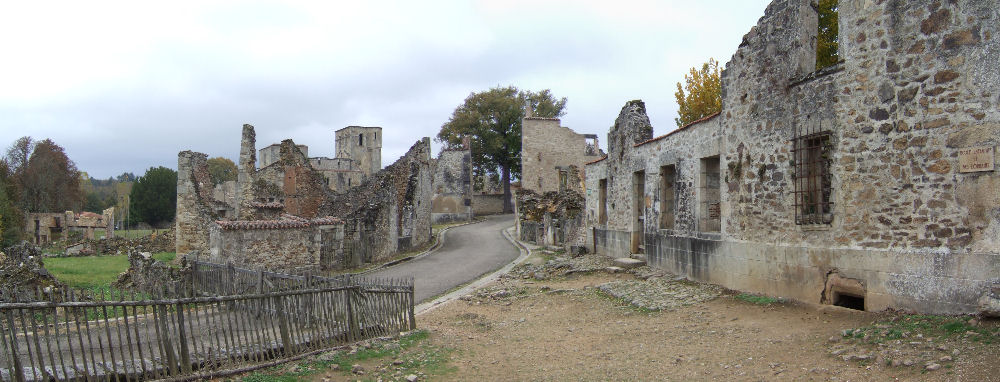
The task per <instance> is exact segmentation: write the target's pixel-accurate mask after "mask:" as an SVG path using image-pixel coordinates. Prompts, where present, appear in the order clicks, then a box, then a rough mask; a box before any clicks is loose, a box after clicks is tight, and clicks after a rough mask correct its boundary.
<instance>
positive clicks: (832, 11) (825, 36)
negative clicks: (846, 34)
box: [813, 0, 840, 70]
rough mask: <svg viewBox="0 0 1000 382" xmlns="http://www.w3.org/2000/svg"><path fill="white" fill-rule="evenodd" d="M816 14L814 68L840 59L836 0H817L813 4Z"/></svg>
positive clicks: (832, 63) (822, 66)
mask: <svg viewBox="0 0 1000 382" xmlns="http://www.w3.org/2000/svg"><path fill="white" fill-rule="evenodd" d="M813 8H814V9H815V10H816V16H817V23H816V25H817V27H816V28H817V30H816V70H819V69H823V68H825V67H827V66H831V65H834V64H836V63H837V62H839V61H840V55H839V53H838V52H837V49H838V46H839V41H838V40H839V28H838V18H839V17H838V14H837V11H838V10H839V7H838V4H837V0H819V1H818V2H817V3H816V5H814V6H813Z"/></svg>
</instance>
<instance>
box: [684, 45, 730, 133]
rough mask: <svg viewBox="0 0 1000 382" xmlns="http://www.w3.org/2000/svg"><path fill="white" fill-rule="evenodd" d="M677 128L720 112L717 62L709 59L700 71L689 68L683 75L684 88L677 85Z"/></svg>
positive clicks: (720, 89) (720, 84)
mask: <svg viewBox="0 0 1000 382" xmlns="http://www.w3.org/2000/svg"><path fill="white" fill-rule="evenodd" d="M674 97H675V98H676V99H677V106H678V110H677V115H678V117H677V118H674V122H675V123H677V127H681V126H684V125H687V124H689V123H691V122H694V121H697V120H699V119H702V118H705V117H707V116H709V115H712V114H715V113H718V112H719V111H720V110H722V80H721V78H720V76H719V62H718V61H715V59H713V58H709V59H708V62H706V63H704V64H702V66H701V70H698V69H697V68H691V71H690V73H688V74H685V75H684V86H683V87H682V86H681V83H680V82H678V83H677V92H675V93H674Z"/></svg>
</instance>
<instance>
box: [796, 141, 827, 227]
mask: <svg viewBox="0 0 1000 382" xmlns="http://www.w3.org/2000/svg"><path fill="white" fill-rule="evenodd" d="M831 136H832V134H831V132H830V131H829V130H823V129H822V127H820V126H819V125H809V126H798V125H796V127H795V138H794V143H793V144H794V147H793V148H792V155H793V156H794V159H793V164H794V170H795V173H794V176H793V178H794V179H795V224H798V225H817V224H830V223H831V222H832V221H833V200H832V198H831V194H832V190H833V187H832V186H833V184H832V183H833V181H832V176H831V174H830V163H831V161H832V156H833V141H832V139H831Z"/></svg>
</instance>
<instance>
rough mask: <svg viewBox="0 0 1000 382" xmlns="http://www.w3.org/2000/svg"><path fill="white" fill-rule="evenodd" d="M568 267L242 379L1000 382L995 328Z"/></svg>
mask: <svg viewBox="0 0 1000 382" xmlns="http://www.w3.org/2000/svg"><path fill="white" fill-rule="evenodd" d="M533 257H534V256H533ZM546 261H547V263H546ZM569 262H570V263H573V264H575V265H571V266H568V267H565V266H564V265H565V264H566V263H560V262H558V261H556V262H553V261H552V260H545V259H542V258H531V259H529V264H526V265H523V266H519V267H518V268H515V271H514V272H513V273H512V274H511V275H510V276H508V277H506V278H502V279H501V280H500V281H497V282H494V283H493V284H490V285H487V286H486V287H484V288H481V289H479V290H477V291H476V292H474V293H472V294H470V295H467V296H463V297H462V298H461V299H458V300H453V301H451V302H448V303H445V304H442V305H441V306H439V307H437V308H435V309H433V310H431V311H429V312H427V313H425V314H422V315H420V316H418V317H417V326H418V328H419V329H420V330H419V331H416V332H412V333H409V334H406V335H404V336H403V337H402V338H401V339H396V340H380V341H366V342H363V343H361V344H358V345H354V346H351V347H350V349H349V350H341V351H337V352H331V353H328V354H326V355H322V356H319V357H316V358H313V359H310V360H307V361H304V362H299V363H297V364H295V363H293V364H286V365H283V366H280V367H276V368H274V369H272V370H267V371H262V372H258V373H255V374H252V375H249V376H244V377H240V378H236V379H241V380H243V381H252V382H256V381H297V380H312V381H322V382H326V381H402V380H418V381H717V380H724V381H773V380H795V381H886V380H890V381H892V380H904V381H909V380H915V381H1000V321H997V320H980V319H978V318H974V317H942V316H917V315H907V314H903V313H896V312H882V313H871V312H863V311H856V310H849V309H846V308H840V307H832V306H820V305H810V304H804V303H794V302H782V301H775V300H774V299H769V298H766V297H758V296H751V295H746V294H739V293H737V292H732V291H726V290H723V289H721V288H718V287H716V286H711V285H705V284H698V283H692V282H688V281H685V280H677V279H673V278H671V277H670V276H669V275H666V276H648V275H645V276H643V278H639V277H637V276H636V274H638V275H643V272H642V271H633V272H632V273H608V272H605V271H594V270H591V271H585V272H577V270H579V269H582V268H586V269H595V268H594V267H595V265H594V264H591V263H594V259H582V258H581V259H580V260H577V259H570V261H569ZM531 263H534V264H531ZM597 263H600V261H597ZM560 264H562V265H560ZM581 267H582V268H581ZM567 270H568V271H567ZM555 271H559V272H563V273H562V275H558V274H557V272H555ZM542 274H544V275H543V276H539V275H542ZM539 278H540V279H539ZM646 278H648V280H645V281H643V280H644V279H646ZM613 281H619V282H638V283H642V282H651V281H655V282H656V283H663V282H667V283H668V284H669V283H679V284H680V285H677V288H673V289H671V288H666V289H662V290H666V292H664V293H661V295H660V296H648V295H646V294H645V293H644V294H643V296H640V297H641V298H642V299H644V301H648V300H649V298H652V299H654V300H655V299H679V300H683V301H688V302H690V301H695V302H693V303H690V304H689V305H684V306H681V307H679V308H674V309H667V310H660V311H653V310H649V309H643V308H637V307H635V306H634V305H632V304H629V303H628V302H626V301H625V300H624V299H619V298H615V297H612V296H610V295H609V294H607V292H605V291H603V290H601V289H600V288H598V286H601V285H605V286H607V285H611V284H607V283H609V282H613ZM615 284H619V283H615ZM604 289H607V288H604ZM643 289H644V290H646V289H656V288H643ZM703 292H704V293H710V294H711V295H712V296H715V295H717V296H718V297H716V298H714V299H709V300H707V301H706V299H705V298H703V296H704V293H703ZM692 296H694V297H692ZM647 297H649V298H647ZM635 301H638V300H635ZM697 301H702V302H697ZM686 303H687V302H685V304H686ZM661 306H677V305H676V304H673V305H671V304H667V305H661ZM408 378H409V379H408Z"/></svg>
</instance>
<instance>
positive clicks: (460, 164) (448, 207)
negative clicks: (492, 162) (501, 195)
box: [431, 138, 502, 224]
mask: <svg viewBox="0 0 1000 382" xmlns="http://www.w3.org/2000/svg"><path fill="white" fill-rule="evenodd" d="M464 143H465V144H464V145H463V147H462V148H459V149H451V150H449V149H445V150H443V151H441V154H439V155H438V159H437V160H436V161H435V163H436V164H435V169H434V196H433V199H432V206H431V222H432V223H433V224H439V223H448V222H455V221H469V220H472V217H473V211H472V151H471V149H470V145H469V141H468V138H466V140H465V142H464ZM501 208H502V207H501Z"/></svg>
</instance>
